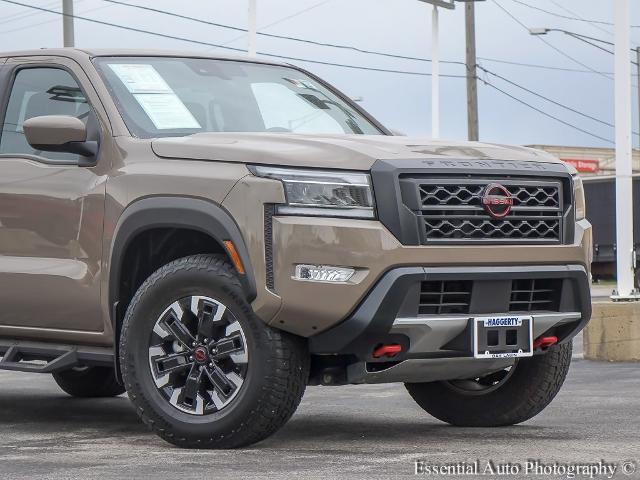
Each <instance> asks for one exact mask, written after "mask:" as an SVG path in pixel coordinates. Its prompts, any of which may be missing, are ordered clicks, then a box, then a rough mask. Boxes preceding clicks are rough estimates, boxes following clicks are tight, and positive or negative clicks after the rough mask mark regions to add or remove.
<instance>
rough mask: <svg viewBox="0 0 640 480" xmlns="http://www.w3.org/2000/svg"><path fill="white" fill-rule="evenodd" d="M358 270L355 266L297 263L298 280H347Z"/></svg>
mask: <svg viewBox="0 0 640 480" xmlns="http://www.w3.org/2000/svg"><path fill="white" fill-rule="evenodd" d="M355 272H356V271H355V270H354V269H353V268H345V267H332V266H330V265H296V274H295V277H294V278H295V279H296V280H309V281H312V282H336V283H338V282H347V281H349V279H350V278H351V277H352V276H353V274H354V273H355Z"/></svg>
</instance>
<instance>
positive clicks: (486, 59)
mask: <svg viewBox="0 0 640 480" xmlns="http://www.w3.org/2000/svg"><path fill="white" fill-rule="evenodd" d="M478 60H484V61H485V62H496V63H504V64H507V65H517V66H520V67H531V68H540V69H543V70H558V71H561V72H576V73H595V72H593V71H592V70H584V69H580V68H568V67H556V66H554V65H540V64H536V63H526V62H516V61H513V60H502V59H499V58H488V57H478ZM597 73H601V74H603V75H613V73H612V72H602V71H598V72H597ZM635 75H636V76H637V75H638V74H637V73H636V74H635Z"/></svg>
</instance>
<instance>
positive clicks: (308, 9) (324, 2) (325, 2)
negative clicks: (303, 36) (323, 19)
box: [223, 0, 333, 45]
mask: <svg viewBox="0 0 640 480" xmlns="http://www.w3.org/2000/svg"><path fill="white" fill-rule="evenodd" d="M331 1H333V0H323V1H322V2H319V3H316V4H314V5H311V6H310V7H307V8H303V9H302V10H298V11H297V12H295V13H292V14H290V15H287V16H285V17H282V18H279V19H278V20H276V21H275V22H271V23H268V24H267V25H263V26H261V27H259V28H261V29H265V28H270V27H273V26H275V25H280V24H281V23H283V22H286V21H287V20H291V19H292V18H295V17H298V16H300V15H302V14H304V13H307V12H309V11H311V10H314V9H316V8H318V7H321V6H322V5H326V4H327V3H329V2H331ZM244 37H246V34H242V35H239V36H237V37H234V38H232V39H231V40H229V41H228V42H225V43H223V45H230V44H232V43H234V42H236V41H238V40H240V39H242V38H244Z"/></svg>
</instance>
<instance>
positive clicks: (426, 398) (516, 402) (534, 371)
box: [406, 343, 572, 427]
mask: <svg viewBox="0 0 640 480" xmlns="http://www.w3.org/2000/svg"><path fill="white" fill-rule="evenodd" d="M571 353H572V345H571V343H565V344H562V345H556V346H553V347H551V348H549V350H548V351H547V352H546V353H545V354H542V355H536V356H534V357H530V358H522V359H519V361H518V362H517V364H516V366H515V367H514V368H515V370H514V371H513V372H512V373H511V374H510V375H509V376H508V377H507V378H506V379H505V381H504V382H503V383H501V384H498V385H497V386H496V387H495V388H487V389H486V390H485V391H483V390H479V391H476V392H473V391H466V390H462V389H460V388H458V387H457V386H455V382H432V383H408V384H406V388H407V390H408V391H409V394H410V395H411V396H412V397H413V399H414V400H415V401H416V403H417V404H418V405H420V407H422V408H423V409H424V410H425V411H426V412H427V413H429V414H431V415H433V416H434V417H436V418H437V419H439V420H442V421H443V422H447V423H449V424H451V425H457V426H461V427H500V426H506V425H514V424H517V423H521V422H524V421H525V420H528V419H530V418H532V417H534V416H536V415H537V414H538V413H540V412H541V411H542V410H543V409H544V408H545V407H546V406H547V405H549V403H551V401H552V400H553V398H554V397H555V396H556V394H557V393H558V391H559V390H560V387H561V386H562V384H563V383H564V380H565V378H566V376H567V373H568V371H569V365H570V363H571Z"/></svg>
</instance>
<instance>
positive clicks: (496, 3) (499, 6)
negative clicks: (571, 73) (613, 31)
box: [493, 0, 611, 80]
mask: <svg viewBox="0 0 640 480" xmlns="http://www.w3.org/2000/svg"><path fill="white" fill-rule="evenodd" d="M493 3H494V4H495V5H496V6H497V7H498V8H500V10H502V11H503V12H504V13H506V14H507V15H508V16H509V17H511V19H512V20H513V21H515V22H516V23H517V24H518V25H520V26H521V27H522V28H524V29H525V30H526V31H529V27H527V26H526V25H525V24H524V23H522V22H521V21H520V19H518V17H516V16H515V15H513V14H512V13H511V12H510V11H509V10H507V9H506V8H504V7H503V6H502V5H501V4H499V3H498V2H497V0H493ZM536 38H537V39H538V40H540V41H541V42H543V43H544V44H545V45H547V46H548V47H549V48H551V49H553V50H555V51H556V52H558V53H559V54H560V55H562V56H563V57H566V58H568V59H569V60H571V61H572V62H574V63H576V64H578V65H580V66H581V67H584V68H586V69H587V70H590V71H591V72H593V73H597V74H598V75H600V76H603V77H605V78H608V79H609V80H611V76H610V75H606V74H604V73H602V72H599V71H598V70H595V69H593V68H591V67H590V66H589V65H587V64H585V63H582V62H581V61H580V60H578V59H576V58H573V57H572V56H571V55H569V54H568V53H566V52H564V51H563V50H561V49H559V48H558V47H556V46H555V45H553V44H551V43H549V42H548V41H547V40H545V39H544V38H542V37H541V36H540V35H536Z"/></svg>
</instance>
